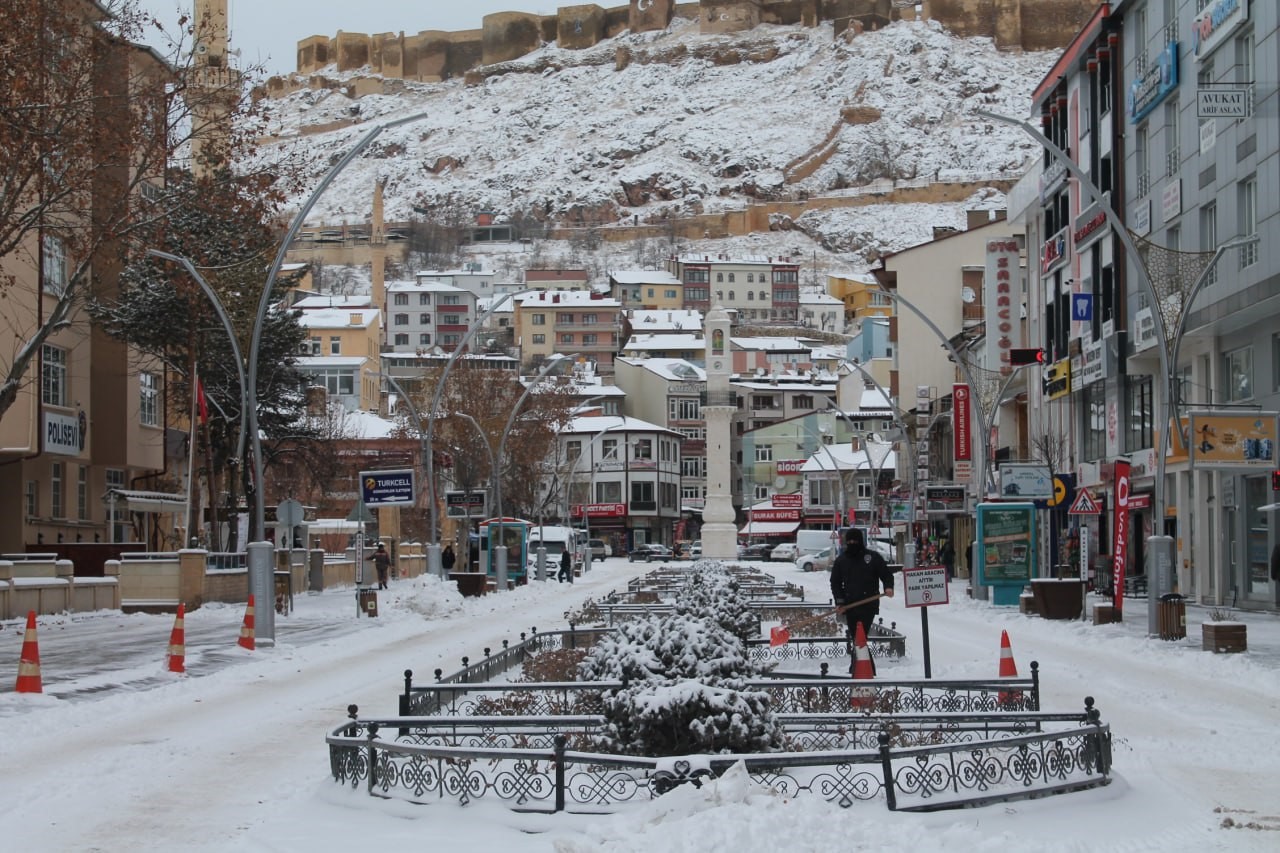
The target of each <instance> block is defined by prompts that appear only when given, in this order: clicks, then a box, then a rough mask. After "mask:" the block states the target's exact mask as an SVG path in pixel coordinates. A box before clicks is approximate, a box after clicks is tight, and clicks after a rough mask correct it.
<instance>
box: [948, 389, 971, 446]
mask: <svg viewBox="0 0 1280 853" xmlns="http://www.w3.org/2000/svg"><path fill="white" fill-rule="evenodd" d="M951 434H952V435H953V436H955V449H954V451H953V453H952V458H953V459H954V460H955V461H957V462H969V461H972V459H973V453H972V452H971V451H970V447H971V446H972V441H971V440H970V436H969V386H968V385H952V386H951Z"/></svg>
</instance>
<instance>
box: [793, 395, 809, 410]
mask: <svg viewBox="0 0 1280 853" xmlns="http://www.w3.org/2000/svg"><path fill="white" fill-rule="evenodd" d="M791 405H792V406H793V407H794V408H796V409H812V408H813V395H812V394H797V395H796V396H794V397H792V398H791Z"/></svg>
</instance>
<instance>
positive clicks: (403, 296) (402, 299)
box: [392, 293, 409, 305]
mask: <svg viewBox="0 0 1280 853" xmlns="http://www.w3.org/2000/svg"><path fill="white" fill-rule="evenodd" d="M392 304H394V305H408V304H409V294H407V293H397V294H396V295H395V298H394V299H393V300H392Z"/></svg>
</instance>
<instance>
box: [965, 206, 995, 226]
mask: <svg viewBox="0 0 1280 853" xmlns="http://www.w3.org/2000/svg"><path fill="white" fill-rule="evenodd" d="M964 216H965V223H964V230H966V231H972V230H973V229H975V228H981V227H982V226H983V225H986V224H987V223H988V222H990V221H991V212H990V211H987V210H966V211H965V214H964Z"/></svg>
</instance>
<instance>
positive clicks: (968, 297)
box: [960, 287, 978, 302]
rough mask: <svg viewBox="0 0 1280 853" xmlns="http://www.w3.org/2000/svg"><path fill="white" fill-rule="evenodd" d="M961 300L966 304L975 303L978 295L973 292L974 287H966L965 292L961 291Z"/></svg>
mask: <svg viewBox="0 0 1280 853" xmlns="http://www.w3.org/2000/svg"><path fill="white" fill-rule="evenodd" d="M960 298H961V299H963V300H964V301H965V302H973V301H974V300H975V299H977V298H978V294H976V293H974V292H973V288H972V287H966V288H965V289H964V290H962V291H960Z"/></svg>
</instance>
